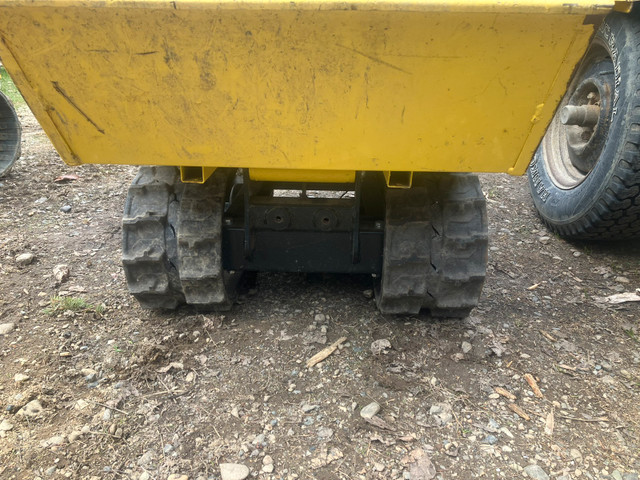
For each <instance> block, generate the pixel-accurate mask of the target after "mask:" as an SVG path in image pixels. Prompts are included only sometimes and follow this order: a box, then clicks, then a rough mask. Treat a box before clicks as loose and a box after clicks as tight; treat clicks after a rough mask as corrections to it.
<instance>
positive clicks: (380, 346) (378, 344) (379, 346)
mask: <svg viewBox="0 0 640 480" xmlns="http://www.w3.org/2000/svg"><path fill="white" fill-rule="evenodd" d="M390 348H391V342H390V341H389V340H387V339H386V338H381V339H380V340H376V341H375V342H373V343H372V344H371V353H373V354H374V355H380V354H381V353H387V350H389V349H390Z"/></svg>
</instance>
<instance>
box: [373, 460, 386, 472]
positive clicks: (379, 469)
mask: <svg viewBox="0 0 640 480" xmlns="http://www.w3.org/2000/svg"><path fill="white" fill-rule="evenodd" d="M373 469H374V470H375V471H376V472H382V471H383V470H384V464H382V463H379V462H375V463H374V464H373Z"/></svg>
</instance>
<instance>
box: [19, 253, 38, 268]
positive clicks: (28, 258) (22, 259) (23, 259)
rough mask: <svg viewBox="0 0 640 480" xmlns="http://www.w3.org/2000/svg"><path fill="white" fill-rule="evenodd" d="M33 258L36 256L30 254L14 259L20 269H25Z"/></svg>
mask: <svg viewBox="0 0 640 480" xmlns="http://www.w3.org/2000/svg"><path fill="white" fill-rule="evenodd" d="M35 258H36V256H35V255H34V254H33V253H31V252H27V253H21V254H20V255H18V256H17V257H16V263H17V264H18V265H20V266H21V267H25V266H27V265H29V264H30V263H32V262H33V260H34V259H35Z"/></svg>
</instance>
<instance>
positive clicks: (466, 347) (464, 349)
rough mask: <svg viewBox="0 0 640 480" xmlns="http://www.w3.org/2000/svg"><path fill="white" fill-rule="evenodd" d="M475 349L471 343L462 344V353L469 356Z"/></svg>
mask: <svg viewBox="0 0 640 480" xmlns="http://www.w3.org/2000/svg"><path fill="white" fill-rule="evenodd" d="M472 348H473V347H472V346H471V344H470V343H469V342H462V353H464V354H467V353H469V352H470V351H471V349H472Z"/></svg>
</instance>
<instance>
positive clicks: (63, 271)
mask: <svg viewBox="0 0 640 480" xmlns="http://www.w3.org/2000/svg"><path fill="white" fill-rule="evenodd" d="M69 273H70V271H69V266H68V265H56V266H55V267H53V277H54V278H55V279H56V281H57V282H58V283H63V282H64V281H65V280H67V278H69Z"/></svg>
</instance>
